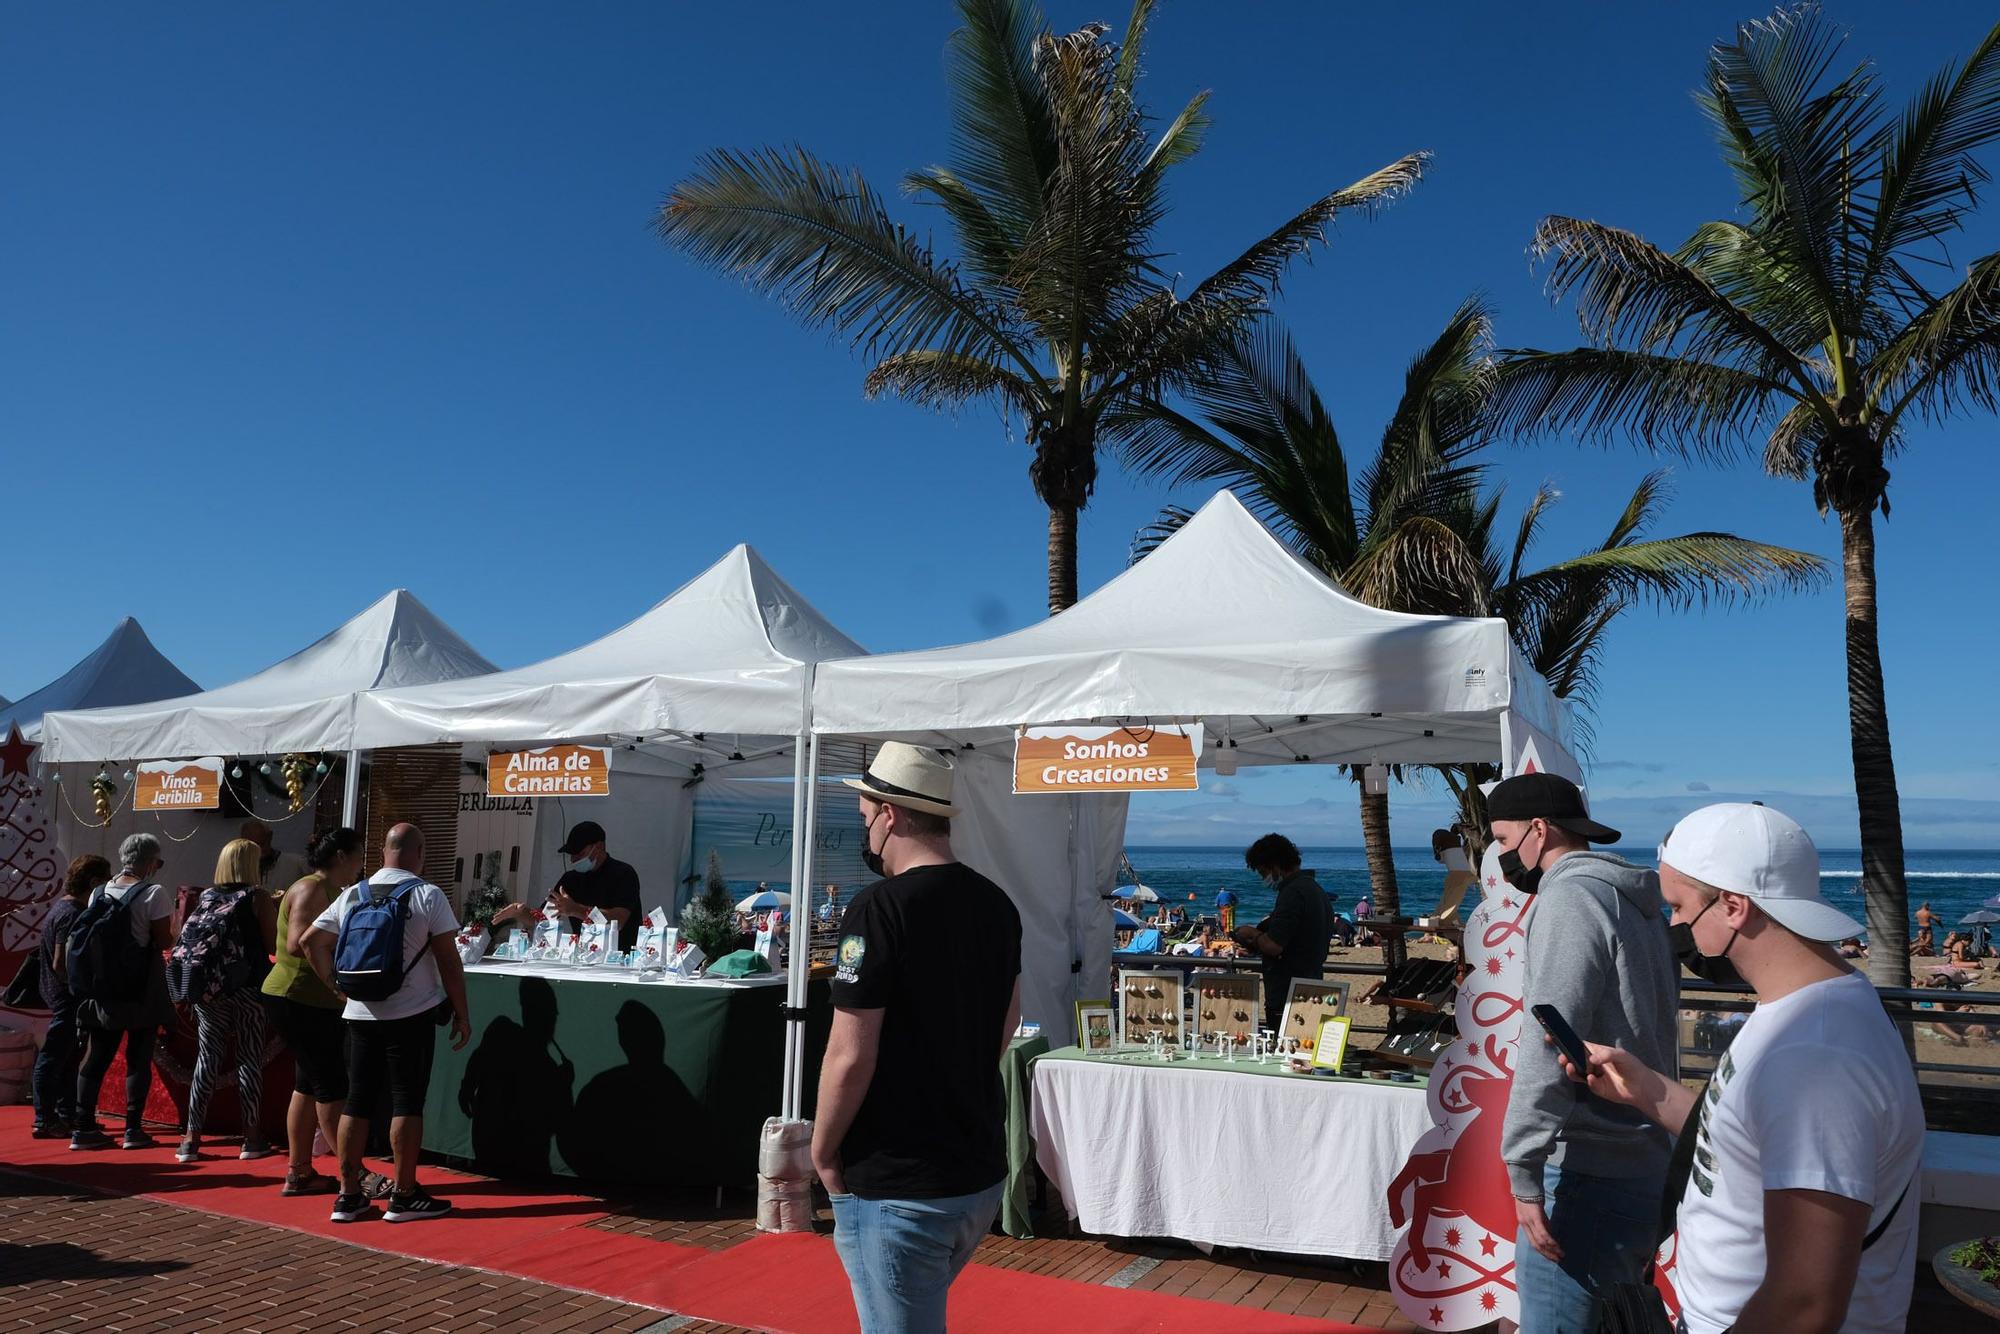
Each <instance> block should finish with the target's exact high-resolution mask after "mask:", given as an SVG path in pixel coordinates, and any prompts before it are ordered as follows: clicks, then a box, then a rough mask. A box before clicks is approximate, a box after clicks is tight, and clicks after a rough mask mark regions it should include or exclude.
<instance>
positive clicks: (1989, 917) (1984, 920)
mask: <svg viewBox="0 0 2000 1334" xmlns="http://www.w3.org/2000/svg"><path fill="white" fill-rule="evenodd" d="M1995 922H2000V912H1993V911H1992V910H1991V909H1987V908H1975V909H1973V910H1972V911H1971V912H1969V913H1967V914H1966V915H1965V916H1963V917H1961V918H1959V919H1958V924H1959V925H1960V926H1991V925H1993V923H1995Z"/></svg>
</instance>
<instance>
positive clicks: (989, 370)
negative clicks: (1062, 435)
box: [862, 348, 1047, 417]
mask: <svg viewBox="0 0 2000 1334" xmlns="http://www.w3.org/2000/svg"><path fill="white" fill-rule="evenodd" d="M862 392H863V393H864V394H865V395H866V396H867V397H869V398H878V397H880V396H881V395H883V394H893V395H895V396H896V397H898V398H903V399H907V400H909V401H910V402H912V403H916V404H918V405H920V406H923V407H930V408H953V407H957V406H959V405H960V404H962V403H965V402H968V401H970V400H972V399H976V398H992V399H997V400H999V401H1000V402H1001V403H1003V404H1005V405H1006V406H1008V407H1012V408H1015V409H1018V410H1019V411H1020V412H1021V413H1022V414H1023V415H1025V416H1030V417H1032V416H1033V415H1034V414H1035V413H1036V412H1037V411H1039V410H1041V409H1043V408H1044V407H1046V406H1047V405H1046V404H1045V403H1044V402H1043V400H1042V399H1041V397H1040V396H1039V395H1038V394H1037V393H1036V390H1035V386H1034V385H1033V384H1031V383H1029V382H1028V381H1027V380H1025V379H1023V378H1022V377H1021V376H1019V375H1016V374H1015V373H1014V372H1012V371H1010V370H1008V369H1007V368H1006V367H1004V366H996V365H994V364H993V363H992V362H990V361H985V360H982V359H981V358H979V357H972V356H965V355H962V354H958V353H951V352H936V351H933V350H931V349H930V348H918V349H916V350H915V351H911V352H898V353H897V354H896V355H895V356H893V357H887V358H884V359H883V360H882V361H881V362H880V363H878V364H877V365H876V366H875V368H874V369H873V370H871V371H869V372H868V378H867V379H866V380H864V381H863V382H862Z"/></svg>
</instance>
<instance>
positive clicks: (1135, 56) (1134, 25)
mask: <svg viewBox="0 0 2000 1334" xmlns="http://www.w3.org/2000/svg"><path fill="white" fill-rule="evenodd" d="M1153 4H1154V0H1132V15H1131V17H1130V18H1128V19H1126V20H1125V40H1124V41H1123V42H1121V43H1119V45H1118V72H1117V80H1116V87H1117V89H1118V91H1119V92H1120V93H1122V94H1123V95H1124V96H1126V97H1128V98H1129V97H1131V96H1132V90H1133V89H1134V88H1136V87H1137V86H1138V84H1139V50H1140V48H1141V47H1143V46H1144V45H1145V44H1146V28H1147V25H1148V24H1150V23H1151V22H1152V21H1153Z"/></svg>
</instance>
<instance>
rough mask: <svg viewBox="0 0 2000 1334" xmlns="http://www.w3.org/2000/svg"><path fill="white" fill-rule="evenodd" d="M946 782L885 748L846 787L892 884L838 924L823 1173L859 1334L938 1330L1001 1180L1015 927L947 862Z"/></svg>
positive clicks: (818, 1128) (972, 875)
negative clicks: (856, 796) (856, 795)
mask: <svg viewBox="0 0 2000 1334" xmlns="http://www.w3.org/2000/svg"><path fill="white" fill-rule="evenodd" d="M952 776H953V768H952V763H951V761H950V760H949V759H947V758H946V757H944V756H943V755H940V754H938V753H937V752H936V751H933V750H925V749H922V748H920V747H917V746H906V745H903V744H902V743H900V742H894V741H892V742H889V743H887V744H886V745H884V746H883V747H882V749H881V751H880V753H878V754H877V755H876V756H875V759H874V762H873V763H871V764H870V765H869V766H868V771H867V772H866V773H864V774H863V775H862V776H861V777H860V778H859V779H852V778H850V779H847V780H846V782H847V785H848V786H849V787H852V788H854V789H856V790H857V791H859V792H860V793H861V821H862V826H863V830H864V832H863V835H862V837H863V840H864V843H863V847H862V854H863V860H864V861H865V862H866V863H867V864H868V868H869V869H870V870H872V871H873V872H875V874H877V875H880V876H884V877H885V878H884V879H881V880H877V881H876V882H875V883H874V884H872V885H869V886H868V887H867V888H865V889H863V890H862V891H861V892H860V893H859V894H857V895H855V896H854V902H853V903H852V904H850V905H849V906H848V909H847V912H846V914H845V915H844V916H843V917H842V918H841V922H840V945H839V948H838V951H837V956H836V957H837V967H836V970H835V972H834V977H833V1004H834V1012H833V1032H832V1033H831V1034H830V1035H829V1037H828V1039H827V1046H826V1059H825V1061H824V1062H822V1063H821V1066H820V1076H819V1107H818V1110H817V1112H816V1113H815V1117H814V1125H813V1146H812V1147H813V1167H814V1168H815V1169H816V1170H817V1171H818V1173H819V1178H820V1180H821V1182H823V1183H824V1184H825V1186H826V1189H827V1194H828V1195H829V1196H830V1197H831V1198H832V1200H833V1240H834V1246H835V1248H836V1249H837V1250H838V1251H839V1252H840V1260H841V1264H842V1265H843V1266H844V1267H845V1268H846V1270H847V1277H848V1282H849V1283H850V1285H851V1286H852V1287H853V1289H854V1306H855V1311H856V1313H857V1314H858V1316H859V1317H860V1323H861V1329H862V1334H889V1332H890V1331H893V1332H894V1334H904V1332H905V1331H909V1332H911V1334H929V1331H942V1330H943V1329H944V1312H945V1294H946V1293H947V1292H948V1291H949V1290H950V1288H951V1284H952V1280H953V1279H955V1278H957V1277H958V1273H959V1271H960V1270H961V1269H963V1268H964V1267H965V1264H966V1261H968V1260H970V1259H971V1258H972V1252H973V1249H974V1248H975V1247H977V1246H978V1245H979V1242H980V1239H981V1238H982V1237H984V1236H985V1235H986V1230H987V1229H988V1228H990V1227H991V1226H992V1225H993V1216H994V1215H995V1214H996V1213H997V1212H998V1211H999V1208H1000V1192H1001V1190H1002V1189H1003V1188H1004V1186H1005V1184H1006V1178H1007V1150H1006V1142H1005V1141H1006V1113H1005V1106H1004V1103H1003V1099H1002V1093H1001V1087H1000V1058H1001V1056H1002V1055H1003V1054H1004V1053H1005V1051H1006V1050H1007V1044H1008V1041H1009V1040H1010V1039H1011V1038H1012V1036H1013V1033H1014V1028H1015V1025H1016V1024H1017V1023H1018V1022H1019V1021H1020V1015H1021V917H1020V914H1019V913H1018V912H1016V911H1015V908H1014V905H1013V903H1012V901H1010V900H1009V899H1008V897H1007V894H1006V891H1004V890H1002V889H1001V888H1000V887H999V886H998V885H996V884H994V883H993V882H992V881H991V880H988V879H987V878H986V877H985V876H983V875H981V874H979V872H977V871H975V870H973V869H972V868H971V867H969V866H966V865H964V864H963V863H961V862H960V861H959V860H958V859H957V858H956V857H955V856H953V855H952V850H951V817H952V816H954V815H956V814H957V813H958V809H957V807H955V806H953V805H952V801H951V789H952Z"/></svg>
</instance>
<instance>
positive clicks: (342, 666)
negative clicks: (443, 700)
mask: <svg viewBox="0 0 2000 1334" xmlns="http://www.w3.org/2000/svg"><path fill="white" fill-rule="evenodd" d="M493 670H494V667H493V664H492V663H490V662H488V661H487V660H486V659H485V658H483V657H481V656H480V654H479V653H478V652H477V651H476V650H475V649H474V648H473V647H472V646H471V645H470V644H468V643H466V642H465V640H463V639H461V638H460V637H459V635H458V632H457V631H455V630H453V629H452V628H451V627H450V626H448V625H446V624H445V623H444V622H443V621H442V620H440V619H438V617H437V616H436V615H435V614H434V613H433V612H432V611H431V609H430V608H428V607H426V606H425V605H424V604H423V603H422V602H420V601H418V600H417V597H416V595H415V594H413V593H411V592H409V591H408V590H406V589H401V588H399V589H396V590H394V591H393V592H390V593H388V594H385V595H384V596H383V597H381V598H379V599H377V600H376V601H375V602H374V603H373V604H372V605H371V606H369V607H368V609H367V610H365V611H363V612H362V613H361V614H360V615H358V616H356V617H354V618H353V619H352V620H350V621H347V622H346V623H345V624H343V625H341V626H339V627H338V628H336V629H335V630H333V631H332V632H331V633H329V634H326V635H324V636H322V637H321V638H320V639H318V640H316V641H315V642H314V643H312V644H310V645H308V646H307V647H305V648H303V649H300V650H299V651H298V652H297V653H294V654H292V655H291V656H290V657H288V658H286V659H284V660H283V661H282V662H277V663H274V664H272V665H271V666H269V667H266V668H265V669H264V670H263V671H261V672H258V673H257V674H256V675H255V676H250V677H245V678H244V679H243V680H241V681H237V682H234V683H232V684H230V685H226V686H218V687H217V688H216V689H214V690H206V691H202V692H200V693H199V694H190V695H182V696H179V697H176V698H172V699H160V700H156V701H154V702H152V703H146V704H136V705H131V706H128V707H124V708H110V709H86V710H83V711H81V712H68V711H62V712H52V713H50V714H48V715H47V716H46V717H45V718H44V719H43V720H42V728H43V733H44V741H43V752H42V758H43V759H45V760H47V761H49V762H50V763H64V762H69V761H88V760H143V759H173V758H178V757H182V756H189V755H277V754H282V753H284V752H287V751H322V750H352V749H353V748H354V746H353V732H354V701H355V698H356V696H358V695H359V694H360V693H361V692H362V691H364V690H372V689H375V688H376V687H379V686H401V685H410V684H414V683H417V682H426V681H447V680H450V679H452V678H453V677H459V676H473V675H477V674H479V673H484V672H491V671H493Z"/></svg>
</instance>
